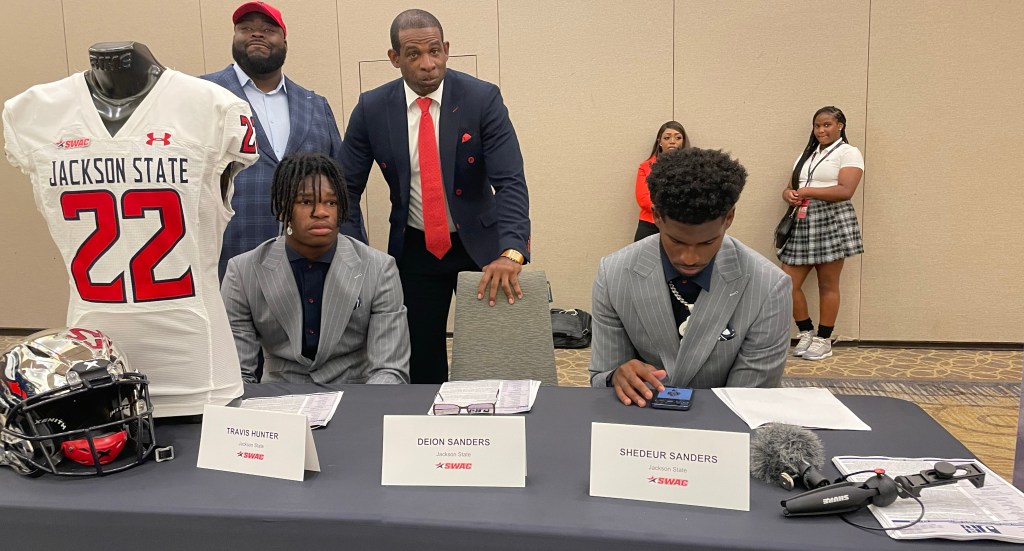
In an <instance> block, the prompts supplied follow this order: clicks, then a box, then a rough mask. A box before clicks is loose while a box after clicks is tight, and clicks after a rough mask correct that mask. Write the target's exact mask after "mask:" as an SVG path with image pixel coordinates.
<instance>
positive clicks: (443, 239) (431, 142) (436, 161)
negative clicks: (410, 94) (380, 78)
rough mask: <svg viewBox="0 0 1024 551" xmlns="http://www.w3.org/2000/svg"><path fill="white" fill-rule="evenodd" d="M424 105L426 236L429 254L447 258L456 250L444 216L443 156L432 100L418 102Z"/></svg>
mask: <svg viewBox="0 0 1024 551" xmlns="http://www.w3.org/2000/svg"><path fill="white" fill-rule="evenodd" d="M416 103H418V104H419V105H420V112H421V114H420V136H419V139H420V143H419V153H420V198H421V199H422V203H423V235H424V239H425V240H426V245H427V250H428V251H430V254H432V255H434V256H436V257H437V258H439V259H440V258H443V257H444V255H445V254H446V253H447V252H448V249H451V248H452V238H451V236H450V235H448V217H447V216H446V215H445V212H444V183H443V182H442V181H441V156H440V155H439V154H438V152H437V140H436V139H435V138H434V119H433V118H431V117H430V98H418V99H417V100H416Z"/></svg>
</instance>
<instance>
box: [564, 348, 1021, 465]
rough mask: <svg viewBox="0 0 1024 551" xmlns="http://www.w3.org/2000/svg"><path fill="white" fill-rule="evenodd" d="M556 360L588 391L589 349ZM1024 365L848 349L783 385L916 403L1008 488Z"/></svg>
mask: <svg viewBox="0 0 1024 551" xmlns="http://www.w3.org/2000/svg"><path fill="white" fill-rule="evenodd" d="M555 356H556V360H557V361H556V367H557V369H558V384H559V385H562V386H587V385H588V384H589V383H588V376H587V365H588V364H589V362H590V350H589V349H583V350H557V351H555ZM1022 360H1024V356H1022V353H1021V352H1020V351H998V350H933V349H908V348H861V347H852V346H845V347H836V348H834V349H833V356H832V357H831V358H828V359H826V360H822V361H817V362H810V361H805V360H801V359H799V358H791V359H790V360H789V361H788V362H787V363H786V374H785V376H784V378H783V380H782V384H783V386H789V387H807V386H816V387H825V388H828V389H830V390H831V391H832V392H833V393H835V394H862V395H876V396H891V397H894V398H901V399H903V400H909V401H911V402H914V403H916V404H917V405H919V406H921V408H922V409H924V410H925V411H926V412H928V414H929V415H931V416H932V418H933V419H935V420H936V421H938V422H939V424H941V425H942V426H943V427H944V428H945V429H946V430H947V431H949V432H950V433H951V434H952V435H953V436H955V437H956V438H957V439H959V440H960V441H961V442H963V444H964V445H965V446H967V448H968V449H970V450H971V451H972V452H973V453H974V454H975V455H976V456H977V457H978V458H979V459H981V461H982V462H983V463H985V464H986V465H988V467H989V468H991V469H992V470H994V471H996V472H997V473H999V475H1000V476H1002V477H1004V478H1006V479H1007V480H1010V479H1011V477H1012V474H1013V454H1014V445H1015V441H1016V435H1017V411H1018V407H1019V404H1020V385H1021V366H1022Z"/></svg>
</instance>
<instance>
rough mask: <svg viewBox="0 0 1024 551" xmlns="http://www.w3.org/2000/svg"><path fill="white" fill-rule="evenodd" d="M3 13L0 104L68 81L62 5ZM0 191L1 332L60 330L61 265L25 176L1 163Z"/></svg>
mask: <svg viewBox="0 0 1024 551" xmlns="http://www.w3.org/2000/svg"><path fill="white" fill-rule="evenodd" d="M7 11H8V12H9V13H13V14H16V16H15V18H14V19H13V20H9V21H8V25H7V34H8V36H7V37H8V39H9V40H10V44H17V52H19V53H18V55H8V56H7V57H6V58H5V61H4V64H5V71H4V78H3V79H2V80H0V101H6V100H7V99H9V98H11V97H13V96H16V95H18V94H20V93H21V92H24V91H25V90H26V89H28V88H29V87H30V86H33V85H35V84H40V83H44V82H53V81H55V80H60V79H62V78H64V77H66V76H68V60H67V50H66V49H65V47H64V19H63V17H62V15H61V2H60V1H59V0H16V1H14V2H12V3H11V5H9V6H8V10H7ZM12 53H13V52H12ZM21 53H24V54H26V55H24V56H23V55H21ZM2 141H3V136H2V135H0V142H2ZM0 158H2V156H0ZM0 189H2V190H3V194H4V200H3V201H2V202H0V235H3V236H4V239H3V245H0V259H2V262H3V270H0V297H2V298H0V327H18V328H42V327H58V326H61V325H63V324H64V319H65V314H66V312H67V305H68V276H67V272H66V271H65V269H64V262H63V261H62V260H61V258H60V252H59V251H58V250H57V247H56V246H55V245H54V244H53V240H52V239H50V232H49V230H47V228H46V223H45V222H43V217H42V216H40V214H39V211H38V210H36V205H35V201H34V200H33V198H32V186H31V184H30V183H29V179H28V177H27V176H25V175H24V174H22V173H21V171H20V170H17V169H15V168H14V167H12V166H11V165H10V164H8V163H7V161H6V158H3V160H2V161H0Z"/></svg>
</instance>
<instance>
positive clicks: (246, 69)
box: [200, 2, 366, 279]
mask: <svg viewBox="0 0 1024 551" xmlns="http://www.w3.org/2000/svg"><path fill="white" fill-rule="evenodd" d="M231 20H232V21H233V22H234V24H235V34H234V38H233V40H232V44H231V55H232V57H233V58H234V60H235V63H234V64H233V65H229V66H228V67H227V68H225V69H224V70H222V71H219V72H216V73H211V74H208V75H203V76H202V77H200V78H204V79H206V80H209V81H212V82H215V83H217V84H219V85H221V86H223V87H224V88H227V89H228V90H230V91H231V92H233V93H234V94H235V95H236V96H238V97H240V98H242V99H244V100H246V101H248V102H249V105H250V106H252V112H253V115H254V117H253V118H254V120H255V125H254V127H253V128H251V129H250V131H252V132H255V134H256V142H257V147H258V149H259V153H260V159H259V161H258V162H257V163H256V164H254V165H253V166H251V167H250V168H248V169H246V170H244V171H242V172H241V173H239V174H238V176H237V177H235V194H234V197H233V198H232V199H231V206H232V207H233V208H234V210H235V215H234V217H233V218H232V219H231V222H230V223H228V227H227V230H225V232H224V247H223V249H222V250H221V255H220V267H219V269H220V277H221V278H222V279H223V277H224V270H225V269H226V267H227V263H228V259H230V258H231V257H233V256H236V255H239V254H241V253H244V252H246V251H250V250H252V249H254V248H256V246H257V245H259V244H260V243H262V242H264V241H266V240H267V239H271V238H274V237H277V236H278V235H280V234H281V227H280V223H279V222H278V221H277V220H276V219H275V218H274V216H273V215H272V214H271V213H270V183H271V181H272V180H273V176H274V169H275V168H277V164H278V163H279V162H280V160H281V159H282V158H284V156H285V155H290V154H292V153H298V152H303V153H322V154H324V155H327V156H329V157H332V158H334V159H335V160H336V161H338V162H340V160H341V135H340V134H339V132H338V123H337V122H335V120H334V113H333V112H331V106H330V105H328V104H327V99H325V98H324V97H323V96H320V95H317V94H315V93H313V92H312V91H310V90H307V89H305V88H303V87H301V86H299V85H298V84H295V82H293V81H292V80H291V79H289V78H288V77H286V76H284V74H283V73H282V71H281V67H282V66H284V60H285V56H286V55H287V53H288V40H287V37H288V29H287V27H285V24H284V18H283V17H282V16H281V12H280V11H279V10H278V9H277V8H275V7H273V6H271V5H270V4H267V3H265V2H246V3H245V4H242V5H241V6H239V7H238V9H236V10H235V12H234V15H232V16H231ZM341 231H342V233H344V234H347V235H351V236H352V237H355V238H357V239H360V240H362V241H363V242H366V234H365V233H364V231H363V229H362V220H361V219H360V220H359V221H356V222H350V223H348V224H347V225H345V226H343V227H342V230H341Z"/></svg>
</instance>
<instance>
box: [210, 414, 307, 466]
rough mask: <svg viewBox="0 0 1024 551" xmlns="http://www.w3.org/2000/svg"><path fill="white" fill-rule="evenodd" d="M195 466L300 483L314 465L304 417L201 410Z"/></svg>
mask: <svg viewBox="0 0 1024 551" xmlns="http://www.w3.org/2000/svg"><path fill="white" fill-rule="evenodd" d="M196 466H198V467H199V468H202V469H214V470H218V471H229V472H233V473H242V474H254V475H257V476H269V477H273V478H284V479H287V480H302V476H303V471H319V470H320V460H319V459H318V458H317V455H316V445H315V444H314V443H313V432H312V431H311V430H310V429H309V420H308V419H306V416H305V415H298V414H295V413H281V412H278V411H266V410H258V409H242V408H231V407H223V406H213V405H207V406H206V407H205V408H204V410H203V432H202V435H201V436H200V439H199V462H198V463H197V465H196Z"/></svg>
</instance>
